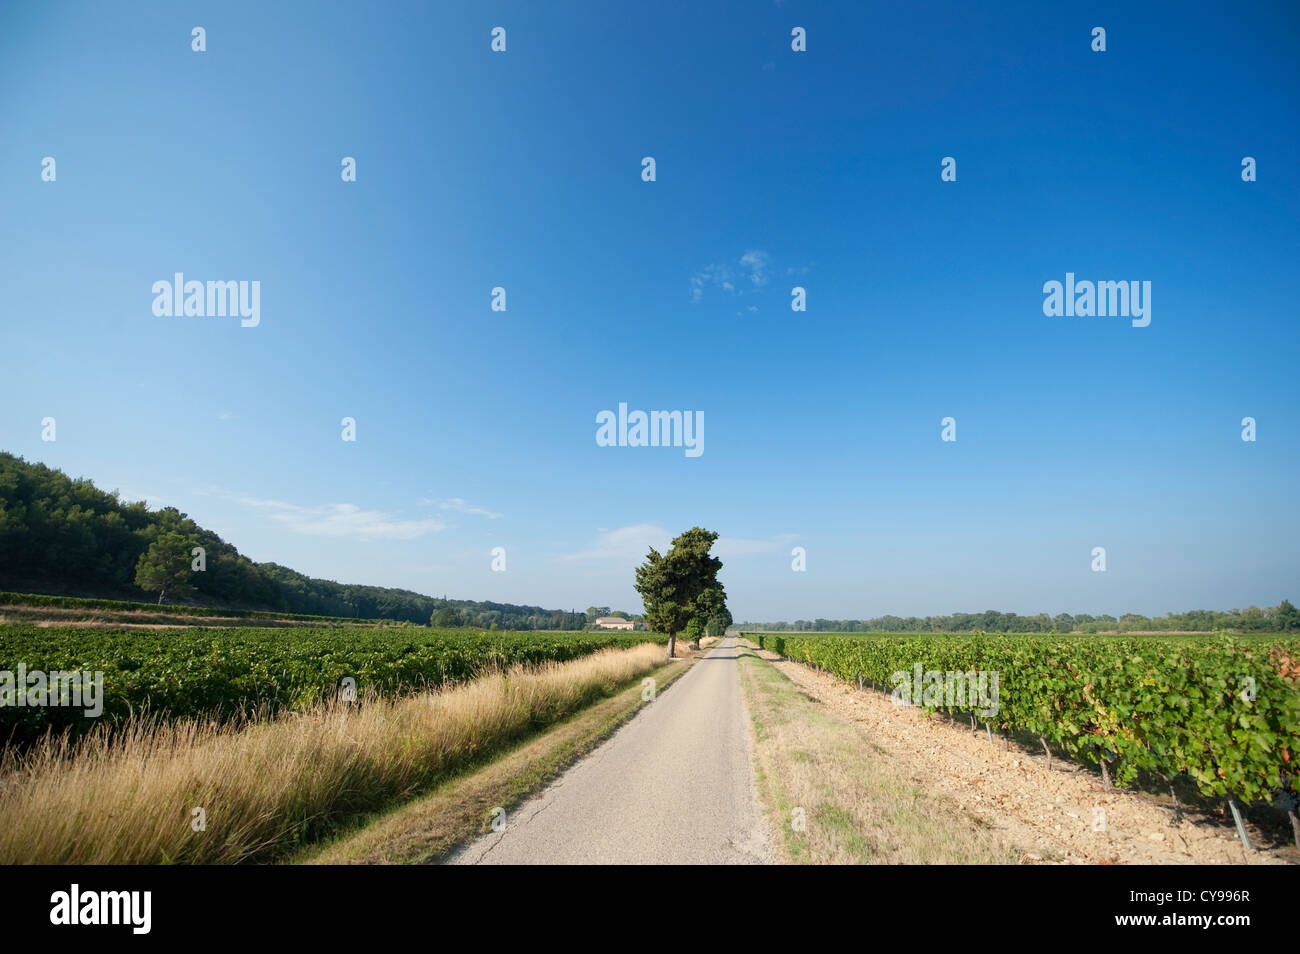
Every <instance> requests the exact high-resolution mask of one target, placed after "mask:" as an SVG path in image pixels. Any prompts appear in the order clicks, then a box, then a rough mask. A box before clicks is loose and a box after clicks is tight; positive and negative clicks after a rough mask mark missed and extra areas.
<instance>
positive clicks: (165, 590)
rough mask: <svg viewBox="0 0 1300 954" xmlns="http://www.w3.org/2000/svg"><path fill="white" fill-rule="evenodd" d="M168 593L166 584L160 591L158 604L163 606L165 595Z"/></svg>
mask: <svg viewBox="0 0 1300 954" xmlns="http://www.w3.org/2000/svg"><path fill="white" fill-rule="evenodd" d="M166 595H167V587H165V586H164V587H163V588H162V589H161V590H159V591H158V605H159V606H162V601H163V597H164V596H166Z"/></svg>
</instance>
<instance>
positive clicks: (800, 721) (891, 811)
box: [740, 650, 1019, 864]
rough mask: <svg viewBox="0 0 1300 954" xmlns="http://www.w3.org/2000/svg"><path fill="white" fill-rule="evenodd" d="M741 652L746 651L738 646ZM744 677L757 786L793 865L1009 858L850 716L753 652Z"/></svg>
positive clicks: (746, 658)
mask: <svg viewBox="0 0 1300 954" xmlns="http://www.w3.org/2000/svg"><path fill="white" fill-rule="evenodd" d="M742 651H743V650H742ZM740 667H741V680H742V684H743V685H744V688H745V695H746V699H747V702H748V705H749V711H750V714H751V716H752V718H753V721H754V733H755V760H756V766H757V770H758V777H759V790H760V793H761V795H762V797H763V800H764V802H765V803H766V806H767V808H768V811H769V813H770V816H771V818H772V821H773V825H774V827H775V828H776V829H777V831H778V832H779V833H780V834H779V835H778V837H777V839H776V842H777V844H778V845H780V846H781V849H780V850H782V851H783V852H784V854H785V856H786V858H785V860H787V861H789V862H792V863H795V864H1006V863H1013V862H1015V861H1017V860H1018V858H1019V853H1018V852H1016V851H1014V850H1013V849H1012V847H1011V846H1010V845H1008V844H1006V843H1005V842H1004V841H1003V840H1002V839H1001V838H1000V837H999V836H998V834H997V833H996V832H993V831H991V830H990V829H989V828H988V826H986V825H984V824H981V823H978V822H976V821H975V820H974V819H972V818H971V817H970V816H969V815H967V814H965V813H964V812H961V811H958V810H955V809H954V808H953V807H952V806H951V805H950V804H948V803H946V802H944V801H943V800H941V799H939V798H937V797H935V796H934V795H933V794H932V793H931V792H929V791H926V790H924V789H923V788H920V787H918V786H917V785H916V784H914V780H913V779H912V778H911V777H910V776H909V775H908V774H907V772H906V770H905V769H903V768H902V767H901V766H899V765H898V763H896V762H895V761H894V760H892V759H890V758H889V757H888V756H887V755H886V754H885V753H884V752H883V751H882V750H881V749H880V748H879V747H877V746H875V745H873V744H872V743H871V741H870V740H868V739H867V738H866V737H865V736H863V734H862V733H861V732H860V731H859V730H858V728H857V727H856V726H854V725H853V724H852V723H850V722H848V721H846V720H843V719H840V718H838V717H837V716H835V715H834V714H833V713H830V712H827V711H826V709H825V708H824V707H822V706H819V705H818V704H817V703H816V702H814V701H813V700H812V699H810V698H809V697H808V696H806V695H804V694H803V693H802V692H800V691H799V689H798V688H797V687H796V686H795V685H794V684H793V683H792V682H791V681H790V680H789V679H788V678H786V676H785V675H783V674H782V673H781V672H779V671H778V670H777V669H776V668H775V667H774V666H773V665H772V664H771V663H769V662H766V661H765V660H762V659H760V658H759V657H758V656H757V655H755V654H754V653H753V651H752V650H751V651H747V652H745V655H743V656H742V657H741V661H740Z"/></svg>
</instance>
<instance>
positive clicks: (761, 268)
mask: <svg viewBox="0 0 1300 954" xmlns="http://www.w3.org/2000/svg"><path fill="white" fill-rule="evenodd" d="M740 265H741V267H742V268H744V269H745V271H747V272H748V273H749V280H750V282H751V283H753V285H754V287H755V288H762V287H763V286H764V285H766V284H767V265H768V258H767V252H764V251H762V250H761V249H756V248H755V249H750V250H749V251H748V252H746V253H745V254H744V255H742V256H740Z"/></svg>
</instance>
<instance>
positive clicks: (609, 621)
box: [596, 616, 636, 629]
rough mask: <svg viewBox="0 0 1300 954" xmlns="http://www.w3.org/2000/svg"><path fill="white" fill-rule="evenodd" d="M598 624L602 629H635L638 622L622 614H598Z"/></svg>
mask: <svg viewBox="0 0 1300 954" xmlns="http://www.w3.org/2000/svg"><path fill="white" fill-rule="evenodd" d="M596 625H597V626H599V627H600V628H601V629H635V628H636V624H635V623H633V622H632V621H631V620H630V619H624V618H623V617H621V616H598V617H596Z"/></svg>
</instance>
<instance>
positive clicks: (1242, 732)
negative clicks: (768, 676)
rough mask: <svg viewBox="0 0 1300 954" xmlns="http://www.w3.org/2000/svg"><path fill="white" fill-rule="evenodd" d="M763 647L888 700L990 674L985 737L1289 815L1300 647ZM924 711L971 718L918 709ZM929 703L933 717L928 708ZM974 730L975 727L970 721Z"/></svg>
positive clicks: (1053, 642) (977, 638)
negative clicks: (904, 687) (992, 700)
mask: <svg viewBox="0 0 1300 954" xmlns="http://www.w3.org/2000/svg"><path fill="white" fill-rule="evenodd" d="M751 635H752V637H753V638H754V639H756V640H757V641H758V643H759V645H760V646H762V647H763V648H765V649H769V650H772V651H774V652H776V653H778V654H780V655H782V656H787V657H789V658H791V659H793V660H796V661H798V662H802V663H805V664H807V665H810V666H815V667H818V668H820V669H823V670H825V671H827V672H829V673H832V674H834V675H836V676H839V677H840V678H842V679H845V680H848V681H851V682H857V683H858V684H859V685H860V686H862V685H865V684H867V683H871V684H872V685H873V686H875V687H876V688H879V689H883V690H885V691H891V690H892V689H893V688H894V687H895V685H897V684H898V683H899V682H901V678H896V677H895V674H896V673H905V674H907V678H908V680H911V678H912V673H913V671H914V670H915V667H916V666H917V665H918V664H919V665H920V667H921V669H922V670H923V671H927V672H939V673H968V674H973V673H976V672H985V673H997V674H998V675H999V697H998V700H997V712H996V715H990V716H989V717H988V722H989V723H990V724H991V728H998V729H1002V730H1007V731H1010V732H1026V733H1031V734H1032V735H1034V736H1037V737H1038V739H1039V740H1041V741H1043V742H1044V743H1045V744H1052V745H1055V746H1057V747H1058V748H1059V749H1062V750H1064V751H1065V752H1066V753H1067V754H1068V755H1069V756H1070V757H1072V758H1076V759H1081V760H1083V761H1085V762H1089V763H1092V764H1095V765H1100V766H1102V768H1103V770H1104V771H1106V773H1107V775H1108V776H1109V775H1112V774H1113V775H1114V776H1115V777H1116V778H1117V779H1118V780H1119V781H1120V782H1125V783H1127V782H1130V781H1133V780H1134V779H1135V778H1136V777H1137V775H1138V773H1139V772H1140V771H1146V772H1150V773H1153V774H1154V775H1156V776H1159V777H1162V778H1164V779H1166V780H1169V779H1171V778H1172V777H1174V776H1177V775H1179V774H1182V773H1186V774H1187V775H1188V776H1190V777H1191V778H1192V779H1194V780H1195V782H1196V783H1197V785H1198V787H1199V788H1200V790H1201V791H1202V792H1203V793H1205V794H1206V795H1226V796H1235V797H1236V798H1238V799H1240V800H1242V801H1245V802H1255V801H1260V800H1270V799H1274V798H1276V799H1278V800H1279V801H1281V802H1282V803H1283V804H1282V807H1284V808H1286V809H1288V810H1289V811H1291V812H1294V811H1295V807H1296V805H1295V778H1296V770H1295V767H1294V760H1295V759H1296V757H1297V754H1300V753H1298V750H1300V639H1297V638H1295V637H1268V636H1259V637H1244V638H1243V637H1229V636H1195V637H1163V636H1161V637H1146V638H1131V637H1109V636H1049V635H1042V636H1040V635H1036V634H1018V635H983V634H976V635H971V636H966V635H950V636H948V635H945V636H925V637H904V636H897V635H847V636H846V635H816V636H793V635H776V634H772V633H762V634H759V633H755V634H751ZM923 701H924V702H925V703H926V705H925V706H924V707H925V708H926V709H929V710H931V711H946V712H949V713H951V714H957V713H969V712H970V707H969V706H966V705H961V704H957V705H946V704H945V702H946V701H947V700H943V699H937V698H932V697H929V696H927V697H926V698H925V699H924V700H923ZM932 702H933V703H934V704H930V703H932ZM977 717H978V716H977Z"/></svg>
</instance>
